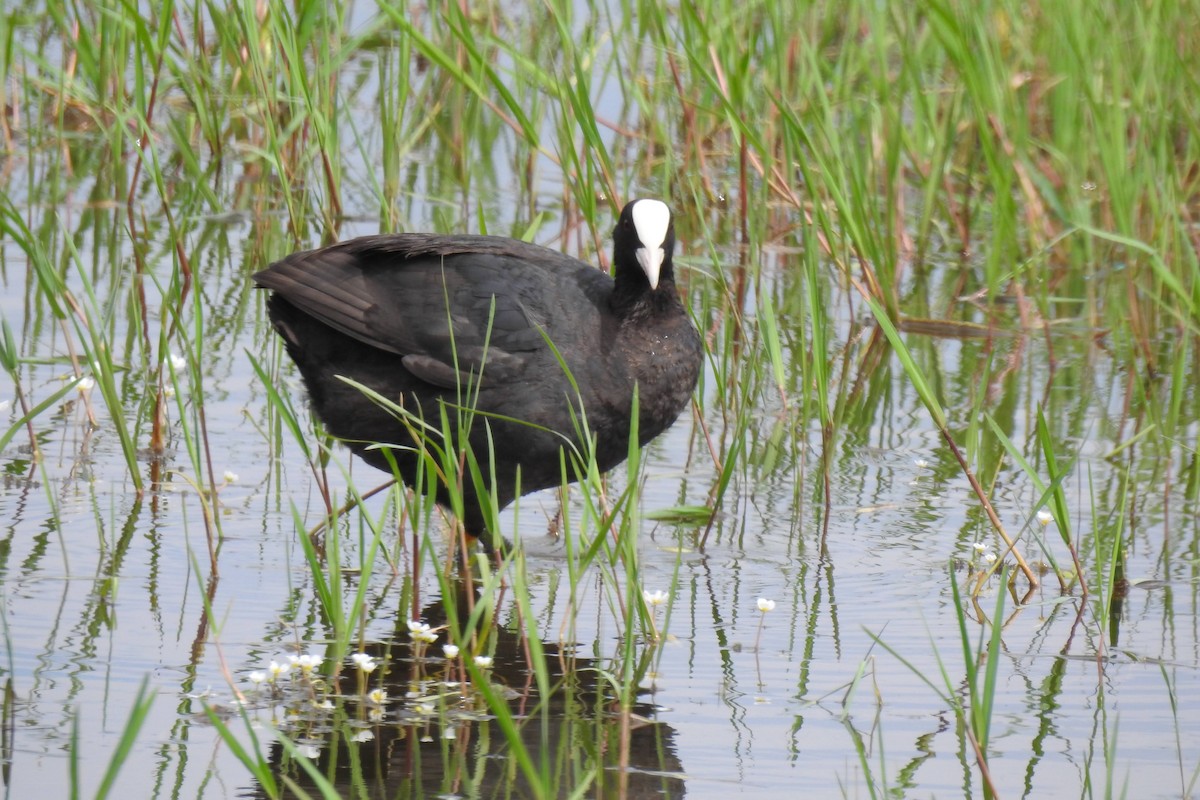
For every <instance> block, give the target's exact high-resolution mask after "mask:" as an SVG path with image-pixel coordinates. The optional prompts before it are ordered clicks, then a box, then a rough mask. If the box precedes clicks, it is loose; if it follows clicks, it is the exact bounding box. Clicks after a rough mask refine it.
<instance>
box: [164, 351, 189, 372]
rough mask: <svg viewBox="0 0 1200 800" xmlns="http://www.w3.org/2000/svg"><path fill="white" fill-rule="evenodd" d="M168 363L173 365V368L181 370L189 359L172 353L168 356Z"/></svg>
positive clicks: (177, 370)
mask: <svg viewBox="0 0 1200 800" xmlns="http://www.w3.org/2000/svg"><path fill="white" fill-rule="evenodd" d="M167 363H168V364H170V365H171V369H173V370H175V371H176V372H179V371H180V370H182V369H183V368H184V367H186V366H187V359H186V358H184V357H183V356H177V355H175V354H174V353H171V355H169V356H167Z"/></svg>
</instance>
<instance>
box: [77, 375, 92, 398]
mask: <svg viewBox="0 0 1200 800" xmlns="http://www.w3.org/2000/svg"><path fill="white" fill-rule="evenodd" d="M75 388H76V389H77V390H78V391H79V393H80V394H87V393H88V392H90V391H91V390H92V389H94V388H96V381H95V380H94V379H92V378H80V379H79V383H77V384H75Z"/></svg>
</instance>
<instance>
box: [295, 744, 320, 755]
mask: <svg viewBox="0 0 1200 800" xmlns="http://www.w3.org/2000/svg"><path fill="white" fill-rule="evenodd" d="M296 752H297V753H299V754H300V755H302V756H304V757H305V758H319V757H320V756H321V748H319V747H317V746H316V745H315V744H298V745H296Z"/></svg>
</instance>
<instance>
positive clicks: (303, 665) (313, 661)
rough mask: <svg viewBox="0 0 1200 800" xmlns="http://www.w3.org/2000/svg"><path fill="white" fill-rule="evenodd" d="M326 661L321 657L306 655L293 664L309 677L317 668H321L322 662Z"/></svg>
mask: <svg viewBox="0 0 1200 800" xmlns="http://www.w3.org/2000/svg"><path fill="white" fill-rule="evenodd" d="M289 658H290V656H289ZM324 660H325V659H323V658H321V657H320V656H316V655H311V654H308V653H305V654H304V655H302V656H300V657H298V658H297V659H296V660H295V661H294V662H293V663H294V664H295V665H296V666H297V667H299V668H300V671H301V672H303V673H304V674H306V675H307V674H308V673H310V672H312V671H313V670H314V669H316V668H317V667H319V666H321V662H322V661H324Z"/></svg>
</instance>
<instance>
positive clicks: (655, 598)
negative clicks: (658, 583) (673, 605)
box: [642, 589, 671, 606]
mask: <svg viewBox="0 0 1200 800" xmlns="http://www.w3.org/2000/svg"><path fill="white" fill-rule="evenodd" d="M642 597H644V598H645V599H646V603H647V605H650V606H661V605H663V604H664V603H666V602H667V601H668V600H670V599H671V595H669V594H667V593H666V592H664V591H663V590H662V589H656V590H655V591H653V592H651V591H646V590H643V591H642Z"/></svg>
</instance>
